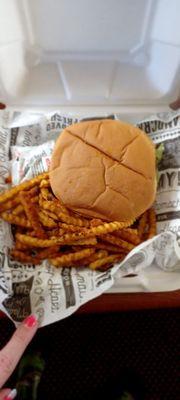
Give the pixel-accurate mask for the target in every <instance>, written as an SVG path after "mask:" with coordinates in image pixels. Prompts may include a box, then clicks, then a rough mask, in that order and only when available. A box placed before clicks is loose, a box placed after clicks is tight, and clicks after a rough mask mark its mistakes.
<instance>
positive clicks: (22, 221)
mask: <svg viewBox="0 0 180 400" xmlns="http://www.w3.org/2000/svg"><path fill="white" fill-rule="evenodd" d="M1 217H2V218H3V219H4V221H6V222H9V224H13V225H19V226H23V227H24V228H31V223H30V222H29V221H28V220H27V219H26V218H24V217H19V216H18V215H13V214H9V213H7V212H3V213H2V214H1Z"/></svg>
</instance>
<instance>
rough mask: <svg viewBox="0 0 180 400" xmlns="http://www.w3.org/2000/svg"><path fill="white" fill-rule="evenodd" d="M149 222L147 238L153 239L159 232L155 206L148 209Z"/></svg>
mask: <svg viewBox="0 0 180 400" xmlns="http://www.w3.org/2000/svg"><path fill="white" fill-rule="evenodd" d="M148 223H149V231H148V234H147V239H151V238H153V237H154V236H155V235H156V234H157V230H156V213H155V210H154V208H150V210H148Z"/></svg>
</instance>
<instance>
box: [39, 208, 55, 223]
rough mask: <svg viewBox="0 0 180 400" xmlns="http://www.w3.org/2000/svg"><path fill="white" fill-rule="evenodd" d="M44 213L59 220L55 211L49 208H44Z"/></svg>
mask: <svg viewBox="0 0 180 400" xmlns="http://www.w3.org/2000/svg"><path fill="white" fill-rule="evenodd" d="M42 211H43V213H44V214H46V215H47V216H48V217H50V218H52V219H53V220H54V221H58V216H57V215H56V214H55V213H53V212H52V211H49V210H44V209H43V210H42Z"/></svg>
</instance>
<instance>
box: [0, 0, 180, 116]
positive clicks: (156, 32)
mask: <svg viewBox="0 0 180 400" xmlns="http://www.w3.org/2000/svg"><path fill="white" fill-rule="evenodd" d="M179 15H180V2H179V1H178V0H146V1H145V0H98V1H97V0H76V1H71V0H53V1H52V0H31V1H28V0H13V1H12V0H1V2H0V99H1V101H3V102H6V103H7V104H8V105H16V106H17V105H18V106H28V107H34V106H48V107H49V106H53V107H54V106H55V107H56V106H68V108H69V107H70V106H71V107H73V106H78V107H82V106H88V107H96V109H97V106H98V108H99V107H100V106H101V107H102V109H103V107H104V109H105V108H107V107H109V108H110V109H113V108H114V110H116V109H117V107H118V109H119V110H121V109H122V107H125V108H126V110H128V111H131V110H132V109H133V110H135V109H138V110H139V109H140V108H143V107H146V108H147V109H148V110H149V111H150V110H151V109H153V110H156V111H159V110H162V109H166V107H167V106H168V104H169V103H170V102H171V101H172V100H175V99H176V97H177V96H178V92H179V71H180V68H179V66H180V30H179Z"/></svg>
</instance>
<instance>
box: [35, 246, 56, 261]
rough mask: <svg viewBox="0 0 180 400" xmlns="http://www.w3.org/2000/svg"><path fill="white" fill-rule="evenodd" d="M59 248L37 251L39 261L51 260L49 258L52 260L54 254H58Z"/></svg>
mask: <svg viewBox="0 0 180 400" xmlns="http://www.w3.org/2000/svg"><path fill="white" fill-rule="evenodd" d="M59 248H60V247H59V246H54V247H47V248H46V249H43V250H41V251H39V252H38V255H37V257H38V258H39V259H40V260H45V259H46V258H51V257H52V258H53V257H54V256H55V254H57V253H58V251H59ZM59 255H60V254H59Z"/></svg>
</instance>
